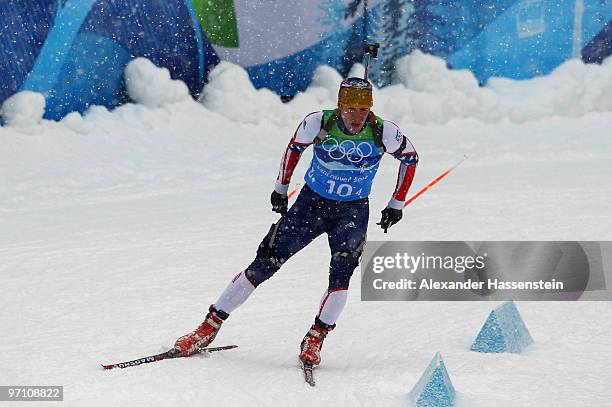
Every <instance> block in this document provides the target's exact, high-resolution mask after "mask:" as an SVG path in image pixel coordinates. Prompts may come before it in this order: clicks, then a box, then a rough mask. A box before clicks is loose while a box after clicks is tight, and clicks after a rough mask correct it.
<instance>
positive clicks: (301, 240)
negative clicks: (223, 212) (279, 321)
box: [245, 185, 369, 290]
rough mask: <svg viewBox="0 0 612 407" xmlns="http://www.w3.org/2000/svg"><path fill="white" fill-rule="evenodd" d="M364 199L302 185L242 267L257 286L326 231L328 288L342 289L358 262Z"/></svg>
mask: <svg viewBox="0 0 612 407" xmlns="http://www.w3.org/2000/svg"><path fill="white" fill-rule="evenodd" d="M368 216H369V204H368V198H364V199H359V200H357V201H349V202H340V201H334V200H330V199H326V198H323V197H322V196H320V195H318V194H317V193H316V192H314V191H313V190H312V189H310V188H309V187H308V185H305V186H304V187H303V188H302V191H301V192H300V195H299V196H298V198H297V200H296V201H295V203H294V204H293V205H292V206H291V208H290V209H289V211H288V212H287V214H285V215H284V216H283V217H281V219H280V220H279V221H278V222H277V223H275V224H273V225H272V227H271V228H270V231H269V232H268V234H267V235H266V236H265V237H264V239H263V241H262V242H261V244H260V245H259V248H258V250H257V257H256V258H255V260H253V262H252V263H251V265H250V266H249V267H247V269H246V270H245V275H246V277H247V278H248V279H249V281H250V282H251V283H252V284H253V285H254V286H255V287H257V286H258V285H259V284H261V283H263V282H264V281H266V280H267V279H269V278H270V277H272V275H273V274H274V273H276V271H278V269H279V268H280V267H281V266H282V264H283V263H284V262H285V261H287V259H289V258H290V257H291V256H293V255H294V254H295V253H297V252H299V251H300V250H302V249H303V248H304V247H306V246H307V245H308V244H309V243H310V242H312V241H313V240H314V239H315V238H316V237H317V236H319V235H321V234H323V233H327V240H328V242H329V248H330V250H331V255H332V257H331V262H330V265H329V287H328V289H329V290H334V289H346V288H348V286H349V281H350V279H351V276H352V275H353V271H354V270H355V268H356V267H357V265H358V264H359V257H360V256H361V252H362V250H363V246H364V244H365V239H366V232H367V229H368Z"/></svg>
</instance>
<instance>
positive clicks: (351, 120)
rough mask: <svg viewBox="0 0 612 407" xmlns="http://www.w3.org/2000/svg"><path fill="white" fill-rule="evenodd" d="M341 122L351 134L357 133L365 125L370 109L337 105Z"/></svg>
mask: <svg viewBox="0 0 612 407" xmlns="http://www.w3.org/2000/svg"><path fill="white" fill-rule="evenodd" d="M338 108H339V109H340V117H341V118H342V122H344V125H345V126H346V128H347V129H348V130H349V131H350V132H351V133H359V132H360V131H361V129H362V128H363V125H364V124H365V122H366V120H367V118H368V114H369V113H370V109H368V108H356V107H350V106H345V105H338Z"/></svg>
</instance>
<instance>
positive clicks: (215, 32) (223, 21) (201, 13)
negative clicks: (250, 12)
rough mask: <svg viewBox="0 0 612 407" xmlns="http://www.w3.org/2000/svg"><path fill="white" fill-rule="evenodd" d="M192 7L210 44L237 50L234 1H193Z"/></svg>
mask: <svg viewBox="0 0 612 407" xmlns="http://www.w3.org/2000/svg"><path fill="white" fill-rule="evenodd" d="M193 5H194V7H195V10H196V13H198V18H199V19H200V24H201V25H202V30H204V32H205V33H206V36H207V37H208V40H209V41H210V42H211V44H214V45H219V46H221V47H228V48H238V46H239V45H238V25H237V23H236V9H235V7H234V0H193Z"/></svg>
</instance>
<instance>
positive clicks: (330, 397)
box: [0, 54, 612, 406]
mask: <svg viewBox="0 0 612 407" xmlns="http://www.w3.org/2000/svg"><path fill="white" fill-rule="evenodd" d="M399 72H400V75H399V77H398V78H397V84H396V85H394V86H391V87H388V88H385V89H382V90H379V91H377V92H376V93H375V111H376V112H377V113H378V114H379V115H382V116H383V117H385V118H388V119H390V120H393V121H394V122H396V123H398V124H399V125H400V127H401V128H402V129H404V131H405V133H406V134H407V135H408V136H409V137H410V139H411V140H412V141H413V143H414V145H415V147H416V149H417V151H418V152H419V156H420V163H419V168H418V170H417V173H416V178H415V182H414V185H413V187H412V192H416V191H417V190H418V189H420V188H421V187H423V186H424V185H426V184H427V183H428V182H429V181H430V180H432V179H433V178H435V177H436V176H437V175H438V174H439V173H441V172H442V171H443V170H445V169H446V168H448V167H449V166H451V165H453V164H454V163H455V162H457V161H458V160H459V159H461V158H462V156H463V155H464V154H467V155H468V156H469V159H468V160H467V161H466V162H465V163H463V164H462V165H461V166H460V167H458V168H457V169H456V170H455V171H454V172H453V173H452V174H451V175H449V176H448V177H447V178H446V179H444V180H443V181H441V182H440V183H439V184H438V185H436V186H435V187H434V188H433V189H431V190H430V191H429V192H427V193H426V194H425V195H423V196H422V197H420V198H419V199H417V200H416V201H415V202H414V203H413V204H412V205H410V206H409V207H408V208H406V209H405V210H404V220H403V221H402V223H400V224H399V225H397V226H395V227H393V228H392V229H391V230H390V233H389V234H387V235H385V234H383V233H382V231H381V230H380V229H377V226H376V225H375V223H376V222H377V221H378V220H379V211H380V210H382V209H383V208H384V206H385V205H386V202H387V201H388V199H389V197H390V194H391V191H392V189H393V187H394V185H395V177H396V171H397V163H396V162H395V161H394V160H393V159H391V158H390V157H387V158H386V159H385V160H383V163H382V165H381V169H380V171H379V174H378V176H377V182H376V183H375V186H374V189H373V193H372V195H371V213H372V216H371V219H370V230H369V234H368V238H369V240H390V239H393V240H612V223H611V221H610V213H611V212H612V183H611V182H610V179H611V177H612V130H611V129H612V59H609V60H608V61H607V62H606V63H604V65H603V66H584V65H583V64H582V63H580V62H578V61H570V62H568V63H566V64H564V65H563V66H561V67H560V68H559V69H558V70H557V71H555V72H553V73H552V74H551V75H550V76H548V77H545V78H538V79H533V80H530V81H524V82H512V81H507V80H501V79H498V80H494V81H492V82H491V85H490V86H487V87H484V88H481V87H478V86H477V84H476V82H475V81H474V80H473V78H472V77H471V75H470V74H469V73H467V72H455V71H447V70H446V68H445V67H444V65H443V63H442V62H441V61H439V60H436V59H433V58H430V57H428V56H424V55H419V54H416V55H413V56H412V57H408V58H407V59H405V60H403V61H402V65H401V68H400V70H399ZM127 79H128V84H129V89H130V93H131V95H132V97H133V99H134V100H136V101H138V102H139V103H138V104H129V105H125V106H122V107H119V108H117V109H115V110H114V111H112V112H109V111H107V110H106V109H104V108H101V107H93V108H91V109H90V111H89V112H88V113H87V114H85V115H83V116H81V115H79V114H76V113H74V114H71V115H69V116H68V117H66V118H65V119H64V120H62V121H61V122H48V121H41V120H40V114H41V112H42V108H41V103H43V102H42V98H40V97H37V96H36V95H33V94H20V95H17V96H16V97H15V98H14V99H12V100H10V101H9V102H7V103H5V105H4V107H3V109H2V115H3V117H4V120H5V122H6V123H7V124H6V125H5V126H4V127H1V128H0V285H1V286H2V296H1V297H0V327H2V328H1V330H2V334H1V336H0V345H1V348H2V352H1V353H0V384H2V385H17V384H21V385H63V386H64V387H65V402H64V404H65V405H71V406H84V405H87V406H90V405H100V406H107V405H125V406H140V405H142V406H168V405H206V406H208V405H223V406H237V405H258V406H259V405H261V406H264V405H295V406H302V405H329V404H331V403H334V405H351V406H354V405H364V406H365V405H406V403H407V395H408V392H409V391H410V389H411V388H412V386H413V385H414V384H415V383H416V382H417V380H418V379H419V377H420V375H421V373H422V372H423V370H424V369H425V367H426V366H427V364H428V363H429V361H430V360H431V358H432V357H433V355H434V354H435V352H437V351H440V352H441V353H442V356H443V358H444V361H445V363H446V366H447V369H448V371H449V374H450V376H451V379H452V381H453V383H454V385H455V388H456V389H457V391H458V397H459V404H460V405H463V406H491V405H496V406H583V405H590V406H606V405H610V403H612V401H611V400H612V387H611V386H610V383H612V368H611V367H610V366H612V353H610V352H609V349H610V341H611V339H612V307H610V305H609V304H608V303H605V302H575V303H550V302H549V303H546V302H520V303H518V308H519V310H520V312H521V313H522V315H523V318H524V320H525V323H526V324H527V327H528V328H529V330H530V332H531V334H532V336H533V337H534V339H535V341H536V343H535V344H534V345H533V346H531V347H530V348H528V349H527V351H526V352H525V353H523V354H520V355H485V354H478V353H474V352H469V350H468V349H469V345H470V343H471V341H472V340H473V339H474V337H475V335H476V334H477V332H478V329H479V328H480V326H481V324H482V323H483V322H484V320H485V319H486V317H487V315H488V313H489V311H490V310H491V309H492V308H493V307H494V306H495V305H497V304H496V303H490V302H477V303H450V302H448V303H446V302H438V303H425V302H423V303H417V302H414V303H413V302H410V303H408V302H406V303H399V302H390V303H383V302H361V301H360V299H359V288H358V287H359V284H360V280H359V275H358V273H356V275H355V277H354V278H353V281H352V286H353V290H352V291H351V293H350V295H349V303H348V305H347V307H346V309H345V311H344V314H343V315H342V317H341V319H340V321H339V323H338V328H337V329H336V330H335V331H334V332H333V333H332V334H330V336H329V338H328V339H327V341H326V344H325V347H324V350H323V365H322V366H321V367H320V368H319V369H318V372H317V379H318V385H317V387H316V388H315V389H312V388H309V387H307V386H306V385H305V384H304V382H303V380H302V377H301V374H300V371H299V370H298V369H297V364H296V360H297V359H296V355H297V347H298V344H299V342H300V340H301V338H302V337H303V335H304V333H305V331H306V329H307V328H308V326H309V325H310V323H311V321H312V319H313V317H314V315H315V312H316V309H317V306H318V301H319V298H320V295H321V293H322V292H323V290H324V288H325V287H326V285H327V278H326V277H327V264H328V261H329V254H328V249H327V247H326V239H325V238H324V237H321V238H319V239H317V240H316V241H315V242H314V243H313V244H312V245H311V246H309V247H307V248H306V249H304V251H303V252H301V253H300V254H298V255H296V256H295V257H294V258H292V259H291V260H290V261H288V262H287V264H286V265H285V266H284V267H283V269H281V271H279V273H278V274H277V275H276V276H275V277H274V278H272V279H271V280H269V281H268V282H266V283H265V284H263V285H262V286H261V287H260V288H259V289H258V290H257V292H256V293H255V294H254V295H253V296H252V297H251V298H250V299H249V301H248V302H247V303H246V304H245V305H244V306H243V307H242V308H240V309H239V310H237V311H236V312H234V313H233V314H232V316H231V318H230V319H229V320H228V322H227V323H226V324H225V326H224V327H223V330H222V331H221V333H220V334H219V336H218V338H217V340H216V341H215V344H219V345H223V344H234V343H236V344H238V345H240V347H239V348H238V349H236V350H232V351H227V352H224V353H222V354H221V353H219V354H214V355H213V356H211V357H209V358H203V357H193V358H189V359H184V360H172V361H163V362H160V363H155V364H150V365H146V366H142V367H136V368H130V369H126V370H119V371H110V372H105V371H103V370H102V369H101V368H100V365H99V364H100V363H112V362H118V361H123V360H129V359H134V358H136V357H139V356H143V355H147V354H151V353H156V352H159V351H162V350H163V349H167V347H169V346H171V344H172V343H173V342H174V340H175V339H176V337H178V336H180V335H182V334H184V333H186V332H188V331H189V330H191V329H193V328H194V327H195V326H196V325H197V324H199V323H200V322H201V319H202V318H203V316H204V314H205V311H206V308H207V307H208V305H209V304H210V303H211V302H212V301H214V300H215V299H216V298H217V296H218V294H219V293H220V291H221V290H222V289H223V288H224V287H225V285H226V284H227V282H228V281H229V279H230V278H232V277H233V276H234V275H235V274H236V273H237V272H238V271H240V270H242V269H243V268H244V267H245V266H246V265H248V263H249V262H250V261H251V259H252V258H253V256H254V254H255V251H256V247H257V244H258V243H259V241H260V239H261V238H262V237H263V235H264V234H265V233H266V232H267V230H268V227H269V225H270V224H271V223H273V222H274V221H276V220H277V215H275V214H274V213H272V212H271V211H270V209H269V202H268V200H269V194H270V192H271V190H272V188H273V184H274V180H275V177H276V171H277V168H278V163H279V160H280V156H281V154H282V152H283V150H284V147H285V146H286V143H287V141H288V139H289V138H290V137H291V135H292V134H293V131H294V129H295V126H297V124H298V123H299V121H300V120H301V118H302V117H303V116H305V115H306V114H307V113H309V112H311V111H314V110H319V109H321V108H333V107H334V104H335V93H336V88H337V85H338V83H339V81H340V77H339V76H338V74H337V73H335V72H333V71H331V70H329V69H326V68H321V69H320V70H319V71H318V72H317V76H316V80H315V82H314V83H313V86H312V87H311V88H310V89H309V90H308V91H307V92H305V93H304V94H300V95H299V96H298V97H296V98H295V99H294V100H293V101H292V102H290V103H288V104H282V103H280V102H279V101H278V99H277V97H276V96H274V95H273V94H272V93H271V92H269V91H266V90H255V89H253V87H252V85H250V83H249V82H248V77H247V76H246V73H245V72H244V71H243V70H242V69H240V68H238V67H236V66H233V65H230V64H226V63H223V64H221V65H220V66H219V67H218V68H217V69H216V70H215V71H213V74H212V76H211V83H210V84H209V85H208V86H207V87H206V88H205V92H204V95H203V97H202V100H201V103H197V102H194V101H192V100H191V99H190V98H189V97H188V96H187V92H186V89H185V88H184V87H183V86H181V84H180V83H176V82H171V81H170V79H169V77H168V76H167V74H165V73H164V72H163V71H158V70H156V68H154V67H152V66H151V65H150V64H148V63H147V61H143V60H137V62H136V65H135V66H132V69H131V70H128V72H127ZM309 159H310V153H309V152H307V153H306V154H305V156H304V157H303V159H302V162H301V163H300V165H299V167H298V169H297V170H296V173H295V175H294V182H300V180H301V176H302V174H303V172H304V169H305V168H306V167H307V164H308V161H309ZM164 346H165V348H164ZM9 404H10V403H9Z"/></svg>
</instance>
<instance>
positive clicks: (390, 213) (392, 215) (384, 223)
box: [377, 206, 402, 233]
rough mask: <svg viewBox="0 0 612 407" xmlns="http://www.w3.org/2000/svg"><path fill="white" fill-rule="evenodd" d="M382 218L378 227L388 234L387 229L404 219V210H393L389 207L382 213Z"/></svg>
mask: <svg viewBox="0 0 612 407" xmlns="http://www.w3.org/2000/svg"><path fill="white" fill-rule="evenodd" d="M381 213H382V217H381V218H380V222H378V223H377V225H380V227H381V228H382V229H383V230H384V231H385V233H387V229H389V228H390V227H391V226H393V225H395V224H396V223H397V222H399V221H400V220H401V219H402V210H401V209H393V208H389V207H388V206H387V207H386V208H385V209H383V210H382V211H381Z"/></svg>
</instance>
